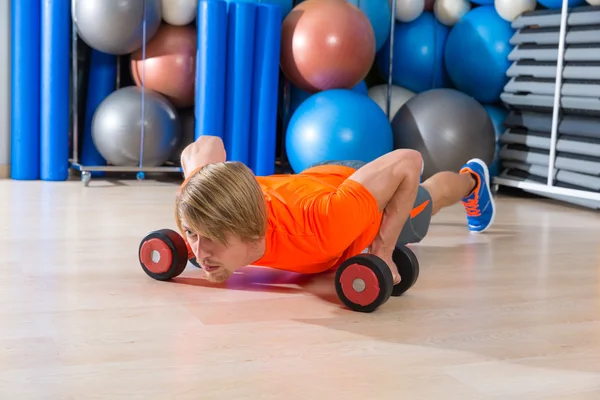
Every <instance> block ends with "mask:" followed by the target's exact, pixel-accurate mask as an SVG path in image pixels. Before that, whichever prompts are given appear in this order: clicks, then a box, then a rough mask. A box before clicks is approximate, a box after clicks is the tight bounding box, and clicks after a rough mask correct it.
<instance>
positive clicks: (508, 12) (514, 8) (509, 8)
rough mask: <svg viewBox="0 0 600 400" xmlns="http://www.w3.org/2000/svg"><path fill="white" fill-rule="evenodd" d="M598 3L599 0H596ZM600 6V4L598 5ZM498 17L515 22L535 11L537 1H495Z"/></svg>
mask: <svg viewBox="0 0 600 400" xmlns="http://www.w3.org/2000/svg"><path fill="white" fill-rule="evenodd" d="M596 1H598V0H596ZM598 4H600V3H598ZM494 5H495V6H496V11H497V12H498V15H500V17H502V18H503V19H505V20H506V21H508V22H513V21H514V20H515V19H517V18H518V17H519V16H520V15H521V14H523V13H525V12H527V11H533V10H535V8H536V7H537V1H536V0H495V1H494Z"/></svg>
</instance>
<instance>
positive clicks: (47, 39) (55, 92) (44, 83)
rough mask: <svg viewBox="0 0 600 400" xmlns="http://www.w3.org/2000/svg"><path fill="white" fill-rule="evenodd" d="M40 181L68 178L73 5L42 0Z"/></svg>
mask: <svg viewBox="0 0 600 400" xmlns="http://www.w3.org/2000/svg"><path fill="white" fill-rule="evenodd" d="M41 38H42V39H41V40H42V41H41V82H40V87H41V93H40V97H41V107H40V113H41V118H40V178H41V179H42V180H45V181H64V180H67V178H68V177H69V128H70V124H69V116H70V109H69V107H70V103H69V94H70V81H69V78H70V66H71V62H70V58H71V2H70V1H53V0H43V2H42V35H41Z"/></svg>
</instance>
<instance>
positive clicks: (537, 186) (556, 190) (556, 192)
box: [493, 0, 600, 207]
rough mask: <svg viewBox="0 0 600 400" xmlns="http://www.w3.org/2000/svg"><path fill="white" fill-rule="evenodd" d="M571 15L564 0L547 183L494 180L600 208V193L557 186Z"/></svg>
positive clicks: (498, 183)
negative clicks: (557, 148) (564, 75)
mask: <svg viewBox="0 0 600 400" xmlns="http://www.w3.org/2000/svg"><path fill="white" fill-rule="evenodd" d="M568 13H569V1H568V0H563V2H562V9H561V16H560V31H559V42H558V61H557V65H556V80H555V85H554V104H553V109H552V130H551V139H550V157H549V162H548V172H547V182H546V184H542V183H533V182H526V181H521V180H518V179H510V178H502V177H495V178H494V179H493V184H494V186H496V189H497V186H507V187H513V188H518V189H522V190H525V191H529V192H532V193H535V194H538V195H542V196H544V195H545V196H546V197H553V198H558V199H560V198H571V199H573V200H583V201H588V202H589V201H592V202H598V206H599V207H600V193H596V192H593V191H587V190H578V189H570V188H563V187H558V186H555V182H554V181H555V179H556V173H557V171H556V170H555V162H556V144H557V140H558V124H559V117H560V108H561V106H560V98H561V96H562V94H561V88H562V81H563V66H564V56H565V42H566V33H567V16H568Z"/></svg>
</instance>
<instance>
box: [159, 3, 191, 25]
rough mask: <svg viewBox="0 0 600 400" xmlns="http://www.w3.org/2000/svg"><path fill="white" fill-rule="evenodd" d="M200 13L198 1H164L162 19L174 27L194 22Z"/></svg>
mask: <svg viewBox="0 0 600 400" xmlns="http://www.w3.org/2000/svg"><path fill="white" fill-rule="evenodd" d="M197 13H198V0H162V18H163V21H165V22H166V23H167V24H170V25H174V26H183V25H188V24H191V23H192V22H194V20H195V19H196V14H197Z"/></svg>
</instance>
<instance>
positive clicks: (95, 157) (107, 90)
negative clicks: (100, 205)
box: [81, 50, 117, 176]
mask: <svg viewBox="0 0 600 400" xmlns="http://www.w3.org/2000/svg"><path fill="white" fill-rule="evenodd" d="M116 79H117V57H116V56H115V55H112V54H107V53H103V52H101V51H98V50H92V56H91V60H90V75H89V80H88V82H89V84H88V89H87V102H86V109H85V123H84V128H83V140H82V144H81V164H82V165H86V166H101V165H106V160H105V159H104V157H102V156H101V155H100V153H99V152H98V149H96V146H95V145H94V141H93V139H92V119H93V118H94V113H95V112H96V108H98V106H99V105H100V103H102V101H104V99H105V98H106V97H107V96H108V95H109V94H111V93H112V92H114V90H115V88H116ZM103 175H104V173H103V172H100V171H93V172H92V176H103Z"/></svg>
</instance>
